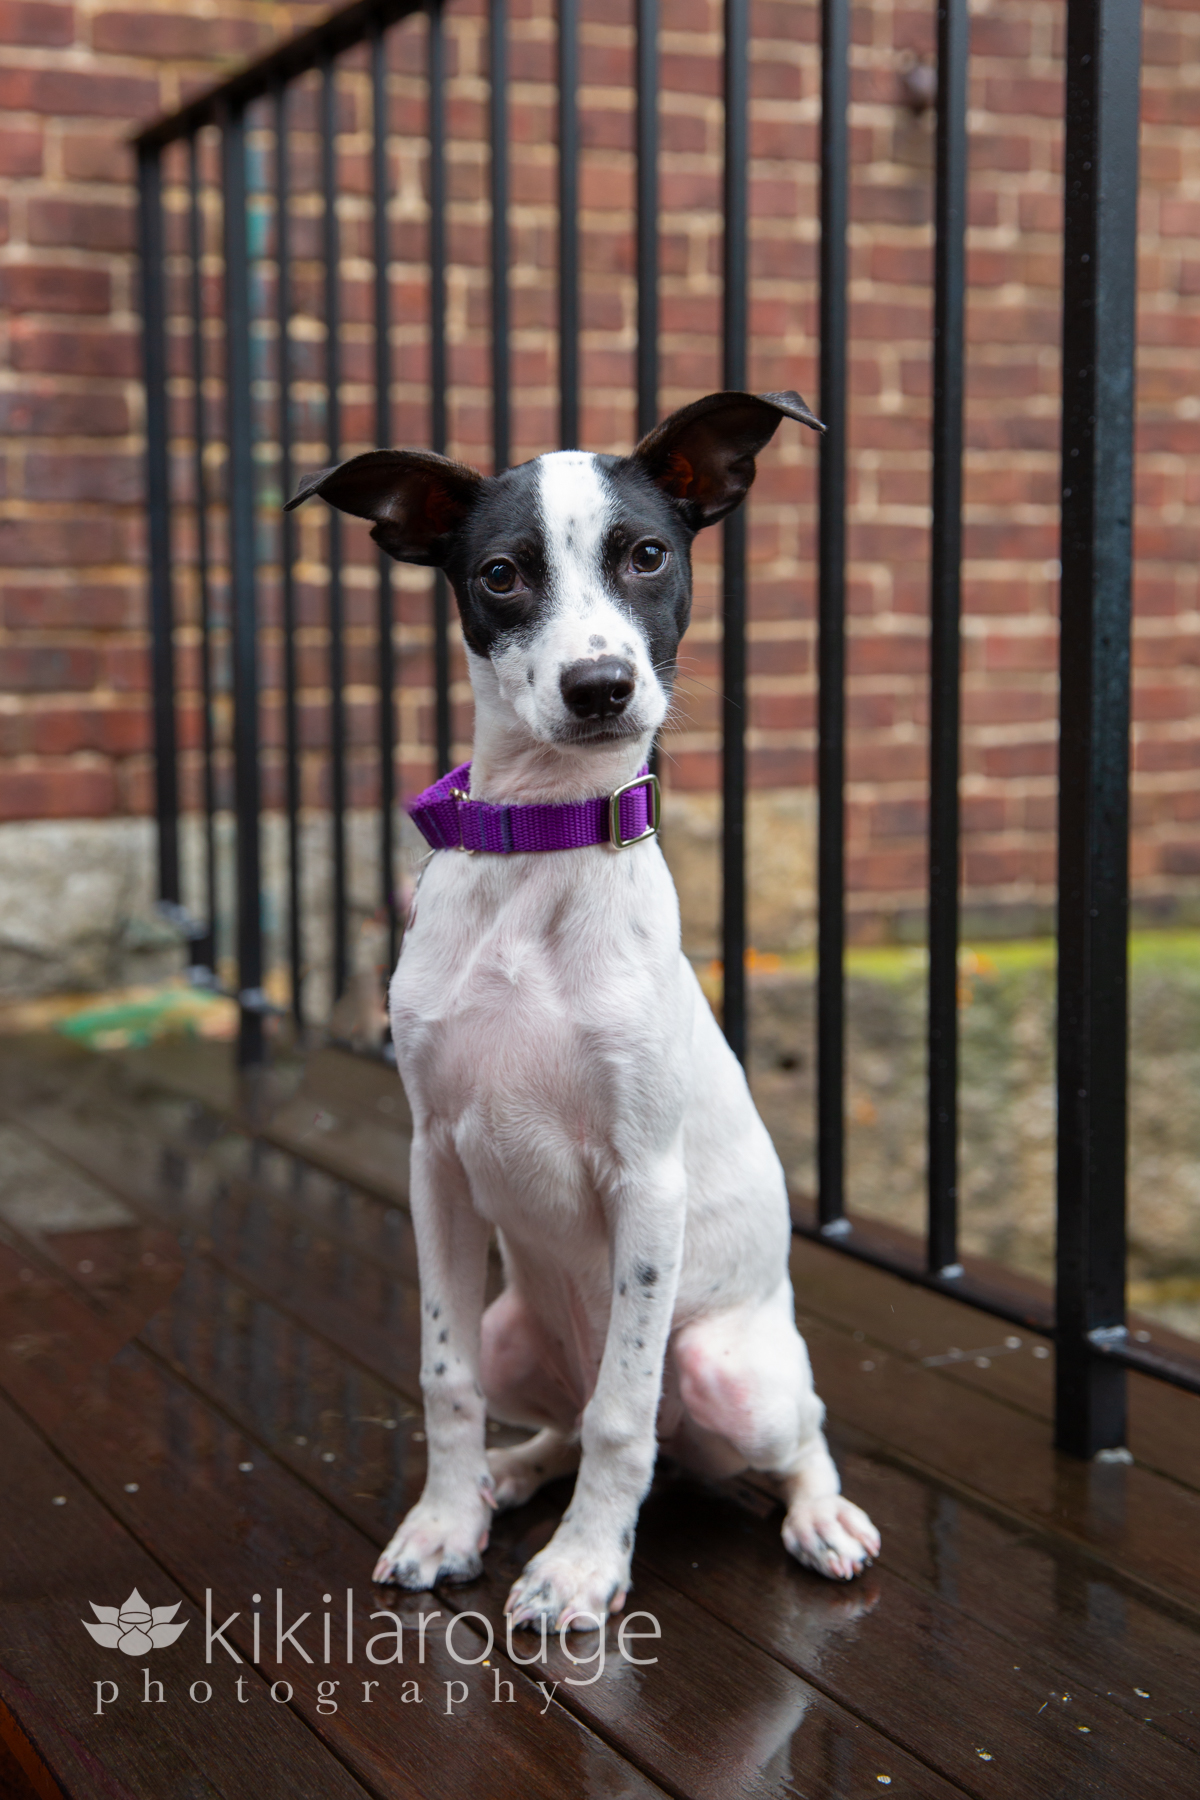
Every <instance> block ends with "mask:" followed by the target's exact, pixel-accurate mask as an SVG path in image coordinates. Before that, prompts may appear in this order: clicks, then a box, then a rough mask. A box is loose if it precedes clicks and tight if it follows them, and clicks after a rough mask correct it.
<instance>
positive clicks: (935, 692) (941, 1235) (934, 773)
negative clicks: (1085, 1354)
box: [925, 0, 970, 1276]
mask: <svg viewBox="0 0 1200 1800" xmlns="http://www.w3.org/2000/svg"><path fill="white" fill-rule="evenodd" d="M937 29H938V78H937V79H938V89H937V199H936V218H937V239H936V249H935V259H934V326H933V493H932V501H933V529H932V542H931V557H930V621H929V1127H928V1128H929V1145H928V1157H929V1161H928V1177H929V1214H928V1230H927V1236H926V1247H925V1254H926V1264H927V1267H928V1268H929V1271H930V1273H931V1274H935V1275H937V1274H940V1275H943V1276H958V1275H961V1274H962V1264H961V1263H960V1262H959V1260H958V904H959V900H958V896H959V799H958V781H959V734H960V730H961V706H960V700H959V691H960V679H961V673H960V664H961V643H960V618H961V609H962V593H961V574H962V455H963V321H964V316H965V312H966V291H965V279H966V266H965V261H964V246H965V241H966V207H967V48H968V34H969V31H970V19H969V15H968V11H967V0H939V5H938V27H937Z"/></svg>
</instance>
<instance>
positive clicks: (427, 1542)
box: [375, 1127, 494, 1588]
mask: <svg viewBox="0 0 1200 1800" xmlns="http://www.w3.org/2000/svg"><path fill="white" fill-rule="evenodd" d="M411 1206H412V1217H413V1227H414V1230H415V1233H416V1239H417V1261H418V1265H419V1270H420V1277H421V1392H422V1394H423V1395H424V1399H425V1438H426V1444H427V1450H428V1471H427V1474H426V1476H425V1488H424V1492H423V1493H422V1495H421V1498H420V1500H418V1502H417V1504H416V1505H415V1506H414V1507H413V1509H412V1511H411V1512H410V1513H409V1514H408V1515H407V1517H406V1518H405V1519H404V1520H403V1522H402V1523H401V1524H400V1526H399V1527H398V1528H397V1530H396V1532H395V1535H394V1536H393V1538H392V1540H391V1542H390V1543H389V1545H388V1547H387V1549H386V1550H385V1551H384V1553H383V1555H382V1556H381V1557H380V1559H379V1561H378V1563H377V1564H376V1567H375V1580H376V1581H394V1582H397V1583H398V1584H399V1585H400V1586H401V1587H406V1588H431V1587H432V1586H433V1585H434V1583H435V1582H436V1581H438V1580H440V1579H448V1580H451V1581H469V1580H470V1579H471V1577H472V1576H475V1575H478V1574H479V1571H480V1569H481V1567H482V1563H481V1561H480V1553H481V1551H482V1550H483V1549H484V1547H485V1545H486V1544H487V1538H488V1526H489V1522H490V1519H491V1511H492V1507H493V1505H494V1500H493V1497H492V1488H491V1480H490V1477H489V1474H488V1466H487V1457H486V1454H485V1450H484V1442H485V1428H486V1416H485V1407H484V1400H483V1392H482V1389H481V1387H480V1383H479V1322H480V1319H481V1317H482V1315H483V1291H484V1284H485V1280H486V1275H487V1245H488V1225H487V1223H486V1221H485V1220H484V1219H482V1218H481V1217H480V1216H479V1214H478V1213H477V1212H476V1210H475V1208H474V1206H473V1205H472V1203H471V1194H470V1189H469V1187H468V1183H467V1177H466V1173H465V1171H464V1170H463V1166H462V1164H461V1163H460V1161H459V1159H458V1156H457V1155H456V1153H455V1151H454V1148H453V1145H452V1144H451V1143H450V1142H449V1140H448V1136H446V1135H444V1134H442V1133H441V1132H440V1131H438V1130H437V1129H431V1128H429V1127H418V1128H417V1130H416V1131H415V1133H414V1136H413V1146H412V1177H411Z"/></svg>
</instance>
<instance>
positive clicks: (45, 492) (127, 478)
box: [25, 451, 144, 504]
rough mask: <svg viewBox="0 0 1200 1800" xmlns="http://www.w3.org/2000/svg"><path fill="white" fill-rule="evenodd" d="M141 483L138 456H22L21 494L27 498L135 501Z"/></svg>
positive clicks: (140, 463)
mask: <svg viewBox="0 0 1200 1800" xmlns="http://www.w3.org/2000/svg"><path fill="white" fill-rule="evenodd" d="M143 486H144V470H143V462H142V458H141V457H140V456H130V455H113V454H111V453H110V454H107V455H94V456H84V455H79V454H76V453H68V452H66V451H60V452H40V451H38V452H34V453H32V454H31V455H29V456H27V457H26V459H25V493H26V495H27V496H28V498H29V499H31V500H107V501H112V502H114V503H117V504H122V503H125V504H128V503H130V502H137V501H139V500H140V499H141V497H142V492H143Z"/></svg>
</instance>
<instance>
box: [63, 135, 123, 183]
mask: <svg viewBox="0 0 1200 1800" xmlns="http://www.w3.org/2000/svg"><path fill="white" fill-rule="evenodd" d="M62 159H63V172H64V174H65V175H66V176H67V178H68V180H70V181H110V182H131V181H132V180H133V178H134V174H135V170H136V161H135V158H134V153H133V148H132V146H131V145H130V144H129V142H128V141H127V136H126V133H125V132H123V131H122V130H121V129H120V128H119V127H118V128H117V130H116V131H89V130H86V129H76V130H72V131H67V132H64V134H63V139H62Z"/></svg>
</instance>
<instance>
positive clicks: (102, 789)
mask: <svg viewBox="0 0 1200 1800" xmlns="http://www.w3.org/2000/svg"><path fill="white" fill-rule="evenodd" d="M115 801H116V779H115V775H114V771H113V769H112V768H111V767H110V766H103V767H97V766H96V765H95V764H94V763H93V764H87V763H85V764H70V763H67V764H65V765H61V766H59V767H54V766H53V765H51V766H46V765H44V764H43V765H42V766H41V767H40V768H12V767H9V768H0V818H5V819H93V818H103V817H105V816H106V815H107V814H109V813H111V812H113V811H115Z"/></svg>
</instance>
